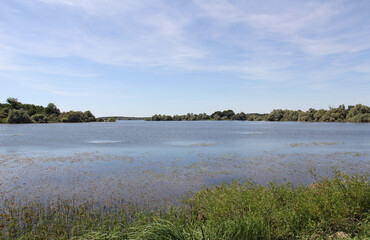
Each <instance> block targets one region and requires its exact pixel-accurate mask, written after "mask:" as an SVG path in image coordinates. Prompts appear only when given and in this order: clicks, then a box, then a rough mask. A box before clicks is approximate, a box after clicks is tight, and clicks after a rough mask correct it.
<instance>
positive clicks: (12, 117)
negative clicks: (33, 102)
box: [7, 109, 31, 123]
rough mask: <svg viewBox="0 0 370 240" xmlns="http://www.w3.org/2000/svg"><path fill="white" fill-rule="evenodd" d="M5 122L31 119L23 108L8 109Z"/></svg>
mask: <svg viewBox="0 0 370 240" xmlns="http://www.w3.org/2000/svg"><path fill="white" fill-rule="evenodd" d="M7 122H8V123H30V122H31V119H30V116H29V115H28V113H27V112H26V111H25V110H23V109H20V110H16V109H11V110H10V111H9V115H8V119H7Z"/></svg>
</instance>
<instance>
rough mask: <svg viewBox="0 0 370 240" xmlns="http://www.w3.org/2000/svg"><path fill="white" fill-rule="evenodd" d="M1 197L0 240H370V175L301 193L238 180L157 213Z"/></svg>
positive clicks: (337, 179) (322, 183)
mask: <svg viewBox="0 0 370 240" xmlns="http://www.w3.org/2000/svg"><path fill="white" fill-rule="evenodd" d="M3 197H4V198H5V199H1V200H2V201H1V202H2V203H3V205H2V207H1V208H0V223H1V225H0V238H1V239H192V240H196V239H216V240H217V239H270V240H275V239H276V240H278V239H279V240H284V239H302V240H303V239H368V237H369V231H370V212H369V210H370V186H369V183H368V180H367V176H358V175H343V174H341V173H338V172H337V173H336V174H335V176H334V178H332V179H327V178H321V179H318V180H316V181H315V182H313V183H312V184H309V185H299V186H294V185H292V184H290V183H281V184H277V183H274V182H271V183H270V184H269V185H267V186H263V185H258V184H256V183H254V182H252V181H246V182H242V181H234V182H231V183H230V184H223V185H219V186H214V187H212V188H204V189H203V190H201V191H199V192H197V193H195V194H194V195H193V196H192V197H191V198H190V199H188V200H185V201H184V203H183V205H180V206H177V207H176V208H168V209H166V210H158V211H154V210H151V211H149V210H145V209H139V208H137V207H134V206H132V205H130V204H124V203H123V202H117V203H116V204H113V203H110V202H107V203H106V204H107V205H105V204H104V203H100V204H99V207H98V206H97V205H95V204H94V203H93V202H92V201H86V202H84V203H77V202H76V201H75V200H69V201H67V200H66V201H63V200H58V201H57V202H51V203H49V204H42V203H40V202H39V201H35V202H28V203H27V204H23V205H20V204H17V203H16V201H15V200H13V199H9V198H7V197H6V196H3ZM102 204H103V205H102ZM343 237H345V238H343Z"/></svg>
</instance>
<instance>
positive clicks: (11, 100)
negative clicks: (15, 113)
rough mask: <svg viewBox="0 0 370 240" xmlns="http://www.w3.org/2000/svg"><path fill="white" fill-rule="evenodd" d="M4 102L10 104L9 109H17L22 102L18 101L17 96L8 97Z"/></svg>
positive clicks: (20, 106)
mask: <svg viewBox="0 0 370 240" xmlns="http://www.w3.org/2000/svg"><path fill="white" fill-rule="evenodd" d="M6 102H7V103H9V104H10V106H11V109H17V110H19V109H21V108H22V103H21V102H19V101H18V99H17V98H12V97H9V98H8V99H6Z"/></svg>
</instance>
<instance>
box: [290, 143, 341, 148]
mask: <svg viewBox="0 0 370 240" xmlns="http://www.w3.org/2000/svg"><path fill="white" fill-rule="evenodd" d="M338 144H344V143H343V142H342V143H339V142H310V143H292V144H289V145H290V146H291V147H309V146H331V145H338Z"/></svg>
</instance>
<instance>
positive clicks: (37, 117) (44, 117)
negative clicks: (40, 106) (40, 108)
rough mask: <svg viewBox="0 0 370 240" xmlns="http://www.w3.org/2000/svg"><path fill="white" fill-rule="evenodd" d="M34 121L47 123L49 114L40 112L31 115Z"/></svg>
mask: <svg viewBox="0 0 370 240" xmlns="http://www.w3.org/2000/svg"><path fill="white" fill-rule="evenodd" d="M31 121H32V122H33V123H47V122H48V116H47V115H46V114H42V113H38V114H35V115H33V116H32V117H31Z"/></svg>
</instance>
